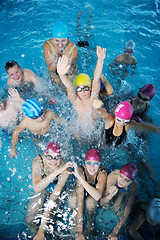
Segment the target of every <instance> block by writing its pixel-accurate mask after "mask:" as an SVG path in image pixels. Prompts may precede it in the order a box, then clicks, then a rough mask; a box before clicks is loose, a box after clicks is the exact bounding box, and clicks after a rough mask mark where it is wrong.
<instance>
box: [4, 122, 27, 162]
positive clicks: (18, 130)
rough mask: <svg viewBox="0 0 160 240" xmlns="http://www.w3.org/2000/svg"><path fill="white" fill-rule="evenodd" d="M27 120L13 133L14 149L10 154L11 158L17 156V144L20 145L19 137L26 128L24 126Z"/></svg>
mask: <svg viewBox="0 0 160 240" xmlns="http://www.w3.org/2000/svg"><path fill="white" fill-rule="evenodd" d="M24 122H25V120H24V119H23V120H22V121H21V122H20V124H19V126H18V127H17V128H16V129H15V130H14V131H13V134H12V148H11V151H10V152H9V154H8V156H10V157H11V158H14V157H15V156H16V147H17V143H18V137H19V134H20V133H21V132H22V131H23V130H24V129H25V128H26V126H25V124H24Z"/></svg>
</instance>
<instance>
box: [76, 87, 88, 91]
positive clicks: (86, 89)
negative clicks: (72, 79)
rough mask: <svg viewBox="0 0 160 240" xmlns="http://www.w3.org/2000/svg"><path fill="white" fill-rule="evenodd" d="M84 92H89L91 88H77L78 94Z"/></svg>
mask: <svg viewBox="0 0 160 240" xmlns="http://www.w3.org/2000/svg"><path fill="white" fill-rule="evenodd" d="M82 90H84V91H85V92H88V91H89V90H90V87H89V86H84V87H76V92H82Z"/></svg>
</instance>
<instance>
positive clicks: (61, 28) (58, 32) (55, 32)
mask: <svg viewBox="0 0 160 240" xmlns="http://www.w3.org/2000/svg"><path fill="white" fill-rule="evenodd" d="M52 37H54V38H68V37H69V31H68V27H67V25H66V24H65V23H64V22H61V21H58V22H56V23H55V24H54V26H53V29H52Z"/></svg>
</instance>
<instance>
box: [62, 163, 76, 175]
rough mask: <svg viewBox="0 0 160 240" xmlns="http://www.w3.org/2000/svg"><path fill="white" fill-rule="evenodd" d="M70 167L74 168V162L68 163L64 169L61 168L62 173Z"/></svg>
mask: <svg viewBox="0 0 160 240" xmlns="http://www.w3.org/2000/svg"><path fill="white" fill-rule="evenodd" d="M69 167H73V163H72V162H67V163H66V164H65V165H64V166H63V167H61V168H60V172H61V173H62V172H64V171H65V170H66V169H67V168H69ZM67 172H68V171H67Z"/></svg>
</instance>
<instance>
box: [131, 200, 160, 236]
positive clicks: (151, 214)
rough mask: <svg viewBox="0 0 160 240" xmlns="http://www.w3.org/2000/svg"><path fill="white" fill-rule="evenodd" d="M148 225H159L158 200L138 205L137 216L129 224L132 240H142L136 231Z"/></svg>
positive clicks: (159, 201) (159, 207)
mask: <svg viewBox="0 0 160 240" xmlns="http://www.w3.org/2000/svg"><path fill="white" fill-rule="evenodd" d="M145 222H146V223H148V224H150V225H152V226H156V225H158V224H160V199H159V198H154V199H152V200H151V201H150V202H149V203H148V202H147V201H145V202H143V203H140V204H139V209H138V215H137V217H136V219H135V221H134V222H133V223H132V224H131V226H130V229H129V233H130V235H131V236H132V238H133V239H134V240H143V239H144V238H143V237H142V236H141V235H140V233H139V232H138V229H139V228H140V227H141V226H142V225H143V224H144V223H145Z"/></svg>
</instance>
